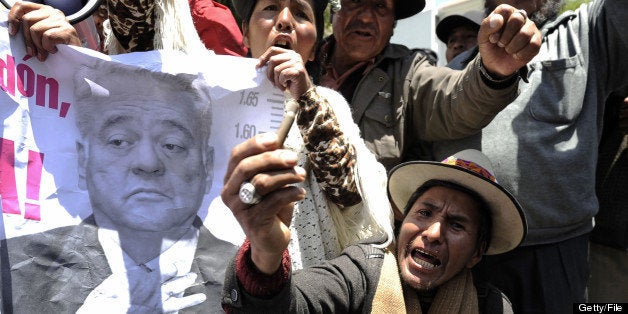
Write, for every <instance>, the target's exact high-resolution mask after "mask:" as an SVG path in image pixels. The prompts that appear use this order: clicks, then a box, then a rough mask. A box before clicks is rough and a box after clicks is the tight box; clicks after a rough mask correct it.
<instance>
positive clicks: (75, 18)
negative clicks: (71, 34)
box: [0, 0, 102, 24]
mask: <svg viewBox="0 0 628 314" xmlns="http://www.w3.org/2000/svg"><path fill="white" fill-rule="evenodd" d="M101 1H102V0H88V1H87V3H86V4H85V5H84V6H83V7H82V8H81V9H80V10H78V11H76V12H74V13H72V14H70V15H68V16H66V17H67V19H68V20H69V21H70V24H76V23H78V22H80V21H82V20H84V19H86V18H88V17H90V16H91V15H92V14H93V13H94V11H96V9H98V6H99V5H100V2H101ZM0 2H2V4H3V5H4V7H5V8H7V9H11V7H12V6H13V5H14V4H15V2H17V0H0Z"/></svg>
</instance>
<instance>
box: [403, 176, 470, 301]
mask: <svg viewBox="0 0 628 314" xmlns="http://www.w3.org/2000/svg"><path fill="white" fill-rule="evenodd" d="M479 219H480V213H479V204H478V203H477V202H476V201H475V200H474V199H473V198H472V197H471V196H469V195H468V194H466V193H464V192H461V191H458V190H454V189H451V188H447V187H442V186H435V187H432V188H430V189H428V190H427V191H426V192H425V193H424V194H423V195H421V196H420V197H419V198H418V199H417V201H416V202H415V203H414V205H413V206H412V208H411V209H410V210H409V212H408V214H407V215H406V218H405V219H404V220H403V224H402V225H401V229H400V231H399V237H398V242H397V260H398V263H399V271H400V273H401V278H402V279H403V281H404V282H405V283H406V284H408V285H410V286H411V287H413V288H415V289H417V290H420V291H426V290H431V289H434V288H436V287H439V286H440V285H442V284H443V283H445V282H447V281H448V280H450V279H451V278H452V277H454V276H455V275H456V274H458V273H459V272H460V271H461V270H463V269H464V268H471V267H473V266H474V265H475V264H477V263H478V262H479V261H480V259H481V258H482V252H481V249H480V247H479V246H478V245H476V244H477V239H478V228H479Z"/></svg>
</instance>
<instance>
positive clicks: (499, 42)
mask: <svg viewBox="0 0 628 314" xmlns="http://www.w3.org/2000/svg"><path fill="white" fill-rule="evenodd" d="M497 46H500V47H502V48H504V47H506V45H504V44H503V43H502V42H501V41H498V42H497Z"/></svg>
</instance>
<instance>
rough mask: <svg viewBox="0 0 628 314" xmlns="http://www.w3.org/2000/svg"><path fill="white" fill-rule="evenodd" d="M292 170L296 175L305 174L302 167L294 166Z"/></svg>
mask: <svg viewBox="0 0 628 314" xmlns="http://www.w3.org/2000/svg"><path fill="white" fill-rule="evenodd" d="M294 172H296V173H297V174H298V175H302V176H305V169H303V167H294Z"/></svg>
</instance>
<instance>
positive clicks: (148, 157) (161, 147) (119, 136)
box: [78, 92, 211, 231]
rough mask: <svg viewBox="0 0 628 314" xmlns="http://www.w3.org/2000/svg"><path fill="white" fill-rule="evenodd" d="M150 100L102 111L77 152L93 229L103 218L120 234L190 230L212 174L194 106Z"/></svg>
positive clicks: (119, 104)
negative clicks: (136, 231)
mask: <svg viewBox="0 0 628 314" xmlns="http://www.w3.org/2000/svg"><path fill="white" fill-rule="evenodd" d="M164 93H165V92H164ZM152 96H153V97H146V99H144V100H137V99H135V100H124V101H115V102H113V103H108V104H104V105H102V106H101V108H100V109H98V112H97V113H96V114H97V117H96V118H95V119H94V120H95V124H94V125H93V131H92V132H90V133H89V134H88V135H87V137H86V138H84V139H83V140H82V143H79V145H78V150H79V174H80V175H81V176H82V178H81V179H80V181H81V183H84V184H85V185H86V188H87V190H88V192H89V195H90V201H91V203H92V207H93V210H94V214H95V215H96V218H97V221H98V217H99V216H100V217H103V216H104V217H103V219H104V220H108V221H110V222H111V223H112V224H113V225H114V227H115V228H117V229H123V228H127V229H130V230H143V231H168V230H170V229H171V228H175V227H181V226H189V225H191V222H192V221H193V219H194V217H195V215H196V212H197V211H198V209H199V206H200V204H201V202H202V199H203V195H204V194H205V192H206V186H207V180H208V171H210V169H211V168H209V164H208V163H209V161H207V160H208V158H206V157H207V156H206V154H207V152H206V144H205V143H204V140H203V137H202V136H201V134H200V132H199V131H198V130H199V123H202V122H200V121H199V120H200V119H199V118H198V117H197V115H196V114H195V113H196V112H195V111H194V110H192V108H191V105H190V104H189V102H190V101H191V99H187V98H186V99H181V100H180V103H166V102H165V101H163V100H160V99H166V97H160V95H152ZM186 102H188V104H186Z"/></svg>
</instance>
